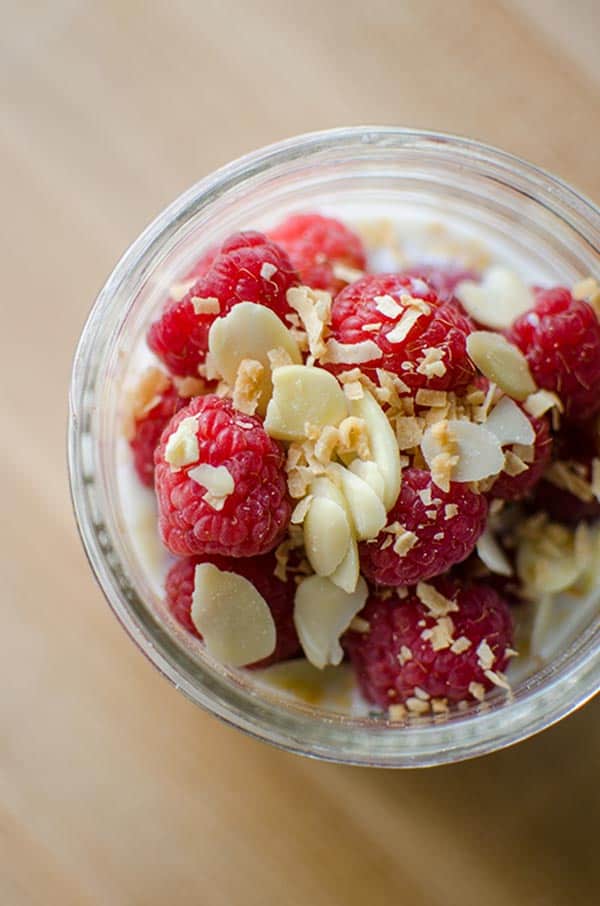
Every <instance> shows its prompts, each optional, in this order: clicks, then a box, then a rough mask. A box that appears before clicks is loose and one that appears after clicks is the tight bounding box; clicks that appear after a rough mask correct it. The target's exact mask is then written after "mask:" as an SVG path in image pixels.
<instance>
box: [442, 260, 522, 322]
mask: <svg viewBox="0 0 600 906" xmlns="http://www.w3.org/2000/svg"><path fill="white" fill-rule="evenodd" d="M454 295H455V296H456V298H457V299H458V300H459V301H460V302H461V303H462V305H463V307H464V308H465V309H466V311H467V313H468V314H469V315H471V317H472V318H474V319H475V320H476V321H477V322H478V323H479V324H484V325H485V326H486V327H493V328H494V329H495V330H502V329H504V328H505V327H510V325H511V324H512V322H513V321H514V319H515V318H517V317H518V316H519V315H522V314H523V313H524V312H526V311H527V310H528V309H530V308H532V306H533V304H534V301H535V300H534V298H533V293H532V292H531V290H530V289H529V287H528V286H527V285H526V284H525V283H523V281H522V280H521V278H520V277H518V276H517V274H515V273H514V272H513V271H510V270H507V269H506V268H504V267H490V268H489V269H488V270H487V271H486V272H485V274H484V275H483V277H482V280H481V283H475V282H474V281H472V280H462V281H461V282H460V283H459V284H458V286H457V287H456V290H455V292H454Z"/></svg>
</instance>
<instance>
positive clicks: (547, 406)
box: [523, 390, 564, 418]
mask: <svg viewBox="0 0 600 906" xmlns="http://www.w3.org/2000/svg"><path fill="white" fill-rule="evenodd" d="M523 407H524V409H525V411H526V412H529V414H530V415H532V416H533V417H534V418H541V417H542V415H545V414H546V412H549V411H550V410H551V409H555V410H556V411H557V412H558V413H562V412H564V406H563V404H562V402H561V400H560V398H559V397H558V396H557V395H556V393H552V391H551V390H536V391H535V393H531V394H530V395H529V396H528V397H527V399H526V400H525V402H524V404H523Z"/></svg>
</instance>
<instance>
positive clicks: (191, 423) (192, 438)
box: [165, 415, 200, 472]
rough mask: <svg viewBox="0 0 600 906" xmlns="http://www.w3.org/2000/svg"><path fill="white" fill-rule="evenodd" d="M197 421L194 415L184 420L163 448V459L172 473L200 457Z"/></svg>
mask: <svg viewBox="0 0 600 906" xmlns="http://www.w3.org/2000/svg"><path fill="white" fill-rule="evenodd" d="M197 431H198V419H197V418H196V416H195V415H190V416H189V418H184V419H183V420H182V421H181V422H180V423H179V425H178V426H177V429H176V430H175V431H173V433H172V434H171V435H170V436H169V439H168V441H167V446H166V448H165V459H166V461H167V462H168V463H169V465H170V466H171V469H172V471H173V472H175V471H176V470H177V469H181V468H183V466H187V465H189V464H190V463H192V462H195V461H196V460H197V459H198V457H199V456H200V448H199V446H198V438H197V437H196V433H197Z"/></svg>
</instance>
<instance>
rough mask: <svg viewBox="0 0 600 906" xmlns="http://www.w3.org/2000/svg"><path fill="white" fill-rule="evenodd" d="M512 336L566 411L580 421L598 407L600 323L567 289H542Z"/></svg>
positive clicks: (537, 378) (539, 379) (535, 374)
mask: <svg viewBox="0 0 600 906" xmlns="http://www.w3.org/2000/svg"><path fill="white" fill-rule="evenodd" d="M508 338H509V340H511V341H512V342H513V343H515V344H516V345H517V346H518V347H519V348H520V349H521V350H522V352H524V353H525V356H526V357H527V361H528V363H529V368H530V370H531V374H532V375H533V378H534V380H535V381H536V383H537V384H538V386H539V387H543V388H545V389H546V390H552V391H554V392H556V393H557V394H558V396H559V397H560V399H561V401H562V403H563V405H564V407H565V414H566V415H567V416H568V417H570V418H573V419H577V420H581V419H586V418H588V417H590V416H592V415H593V414H594V413H596V412H598V411H599V410H600V323H598V318H597V317H596V313H595V312H594V309H593V308H592V307H591V305H588V303H587V302H581V301H578V300H577V299H574V298H573V296H572V295H571V293H570V292H569V290H568V289H565V288H563V287H557V288H554V289H545V290H538V291H537V293H536V303H535V305H534V307H533V308H532V309H530V310H529V311H528V312H525V314H524V315H521V317H520V318H517V320H516V321H515V322H514V324H513V325H512V327H511V328H510V330H509V331H508Z"/></svg>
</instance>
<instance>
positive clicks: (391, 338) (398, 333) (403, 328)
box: [385, 308, 423, 343]
mask: <svg viewBox="0 0 600 906" xmlns="http://www.w3.org/2000/svg"><path fill="white" fill-rule="evenodd" d="M422 316H423V312H422V311H419V309H418V308H407V309H405V311H404V314H403V315H402V317H401V318H400V320H399V321H398V322H397V324H396V325H395V326H394V327H392V329H391V330H390V331H389V332H388V333H387V334H386V337H385V338H386V340H388V342H389V343H402V341H403V340H405V339H406V337H407V336H408V334H409V333H410V332H411V330H412V329H413V327H414V326H415V324H416V323H417V321H418V320H419V318H421V317H422Z"/></svg>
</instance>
